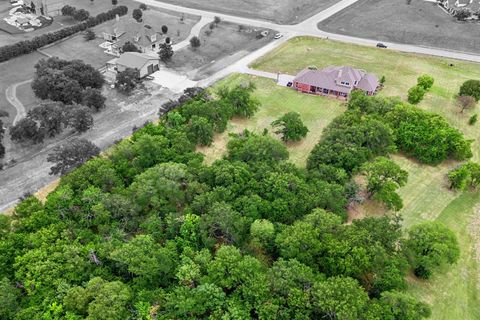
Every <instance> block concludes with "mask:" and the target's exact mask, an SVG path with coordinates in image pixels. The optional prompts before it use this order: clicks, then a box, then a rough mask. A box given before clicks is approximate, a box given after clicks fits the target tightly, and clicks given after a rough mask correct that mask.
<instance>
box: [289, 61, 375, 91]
mask: <svg viewBox="0 0 480 320" xmlns="http://www.w3.org/2000/svg"><path fill="white" fill-rule="evenodd" d="M292 83H293V85H292V86H293V88H295V89H297V90H298V91H301V92H305V93H312V94H317V95H325V96H334V97H337V98H344V99H347V98H348V95H349V94H350V92H352V90H355V89H358V90H362V91H364V92H365V93H366V94H367V95H374V94H375V93H376V92H377V88H378V87H379V82H378V78H377V76H376V75H374V74H371V73H366V72H365V71H363V70H359V69H355V68H352V67H346V66H343V67H336V66H328V67H326V68H324V69H322V70H317V69H316V68H307V69H304V70H303V71H301V72H300V73H299V74H298V75H297V76H296V77H295V78H294V79H293V81H292Z"/></svg>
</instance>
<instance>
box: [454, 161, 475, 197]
mask: <svg viewBox="0 0 480 320" xmlns="http://www.w3.org/2000/svg"><path fill="white" fill-rule="evenodd" d="M448 180H449V181H450V189H457V190H464V189H466V188H467V187H469V188H472V189H476V188H477V187H478V185H479V184H480V165H479V164H478V163H474V162H467V163H464V164H462V165H460V166H459V167H457V168H455V169H453V170H450V172H449V173H448Z"/></svg>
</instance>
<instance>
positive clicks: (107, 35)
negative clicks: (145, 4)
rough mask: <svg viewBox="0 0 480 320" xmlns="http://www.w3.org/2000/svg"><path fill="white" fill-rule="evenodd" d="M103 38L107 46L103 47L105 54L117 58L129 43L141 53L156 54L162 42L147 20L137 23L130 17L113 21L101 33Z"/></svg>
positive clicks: (160, 35)
mask: <svg viewBox="0 0 480 320" xmlns="http://www.w3.org/2000/svg"><path fill="white" fill-rule="evenodd" d="M103 38H104V39H105V40H106V41H107V44H104V45H103V46H104V47H105V48H106V52H107V53H110V54H114V55H116V56H119V55H120V53H121V49H122V47H123V45H124V44H125V43H127V42H131V43H133V44H134V45H136V46H137V48H139V49H140V50H141V51H142V52H144V53H148V52H157V51H158V49H159V46H160V43H161V42H162V41H163V37H162V34H161V33H159V32H157V31H156V30H155V29H154V28H153V27H152V24H149V23H148V19H144V20H143V21H142V22H137V21H136V20H135V19H133V18H132V17H128V16H123V17H121V18H119V17H118V16H117V18H116V19H115V23H114V24H113V25H110V26H107V27H106V28H105V29H104V31H103Z"/></svg>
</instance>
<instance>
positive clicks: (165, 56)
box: [158, 42, 173, 62]
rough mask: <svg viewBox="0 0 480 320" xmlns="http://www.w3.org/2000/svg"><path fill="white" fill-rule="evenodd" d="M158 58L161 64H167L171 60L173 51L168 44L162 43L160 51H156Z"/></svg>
mask: <svg viewBox="0 0 480 320" xmlns="http://www.w3.org/2000/svg"><path fill="white" fill-rule="evenodd" d="M158 56H159V58H160V60H162V61H163V62H168V61H170V60H172V57H173V49H172V45H171V44H170V43H166V42H165V43H162V44H160V50H159V51H158Z"/></svg>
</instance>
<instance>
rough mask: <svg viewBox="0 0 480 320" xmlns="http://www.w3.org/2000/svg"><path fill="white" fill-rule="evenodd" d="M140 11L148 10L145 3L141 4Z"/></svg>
mask: <svg viewBox="0 0 480 320" xmlns="http://www.w3.org/2000/svg"><path fill="white" fill-rule="evenodd" d="M138 8H139V9H140V10H143V11H145V10H147V5H146V4H145V3H141V4H140V6H139V7H138Z"/></svg>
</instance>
